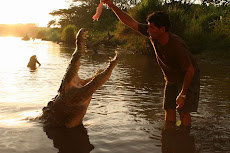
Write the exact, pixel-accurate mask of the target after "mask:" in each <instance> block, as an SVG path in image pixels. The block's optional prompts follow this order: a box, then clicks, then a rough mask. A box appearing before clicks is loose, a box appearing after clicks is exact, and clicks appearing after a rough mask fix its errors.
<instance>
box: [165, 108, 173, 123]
mask: <svg viewBox="0 0 230 153" xmlns="http://www.w3.org/2000/svg"><path fill="white" fill-rule="evenodd" d="M165 121H170V122H176V110H175V109H166V110H165Z"/></svg>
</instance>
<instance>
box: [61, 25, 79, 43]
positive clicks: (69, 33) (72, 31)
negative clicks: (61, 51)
mask: <svg viewBox="0 0 230 153" xmlns="http://www.w3.org/2000/svg"><path fill="white" fill-rule="evenodd" d="M76 31H77V28H76V26H75V25H68V26H66V27H65V28H64V30H63V31H62V40H63V41H64V42H65V43H66V44H68V45H74V44H75V41H76V39H75V35H76Z"/></svg>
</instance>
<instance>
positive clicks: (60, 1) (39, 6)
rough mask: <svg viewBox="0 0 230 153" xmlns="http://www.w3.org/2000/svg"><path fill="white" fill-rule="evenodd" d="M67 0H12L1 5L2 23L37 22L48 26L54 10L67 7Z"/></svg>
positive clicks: (0, 22) (39, 24)
mask: <svg viewBox="0 0 230 153" xmlns="http://www.w3.org/2000/svg"><path fill="white" fill-rule="evenodd" d="M68 6H69V3H68V2H66V1H65V0H39V1H34V0H11V1H3V2H1V5H0V24H18V23H23V24H26V23H36V24H37V25H38V26H47V23H48V22H49V21H50V20H52V16H51V15H49V13H50V12H52V11H53V10H58V9H63V8H67V7H68Z"/></svg>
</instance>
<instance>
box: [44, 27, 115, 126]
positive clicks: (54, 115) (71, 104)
mask: <svg viewBox="0 0 230 153" xmlns="http://www.w3.org/2000/svg"><path fill="white" fill-rule="evenodd" d="M85 39H86V31H85V29H83V28H82V29H80V30H79V32H78V34H77V36H76V50H75V51H74V53H73V54H72V58H71V61H70V63H69V66H68V68H67V70H66V73H65V75H64V77H63V80H62V83H61V85H60V88H59V90H58V94H57V95H56V96H55V97H54V98H53V99H52V100H51V101H50V102H49V103H48V104H47V106H46V107H44V108H43V113H42V115H41V117H40V119H41V121H42V122H43V123H46V124H52V125H55V126H65V127H68V128H72V127H76V126H77V125H79V124H81V123H82V119H83V117H84V115H85V114H86V111H87V108H88V106H89V103H90V101H91V98H92V95H93V93H94V92H95V91H96V90H97V89H98V88H99V87H100V86H102V85H103V84H104V83H105V82H106V81H107V80H108V79H109V77H110V75H111V73H112V70H113V68H114V67H115V66H116V64H117V62H118V58H117V53H116V54H115V56H114V58H113V59H110V61H109V63H108V65H107V66H106V67H105V68H103V69H100V70H98V72H97V73H96V74H94V75H93V76H92V77H90V78H88V79H81V78H80V77H79V76H78V70H79V68H80V59H81V57H82V55H83V54H84V53H85Z"/></svg>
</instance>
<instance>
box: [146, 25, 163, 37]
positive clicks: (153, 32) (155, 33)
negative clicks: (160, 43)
mask: <svg viewBox="0 0 230 153" xmlns="http://www.w3.org/2000/svg"><path fill="white" fill-rule="evenodd" d="M148 25H149V28H148V31H147V32H148V33H149V35H150V39H156V40H157V39H160V38H161V36H162V34H163V33H164V32H165V28H164V27H161V28H158V27H156V26H155V25H154V23H153V22H151V23H150V22H149V23H148Z"/></svg>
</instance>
